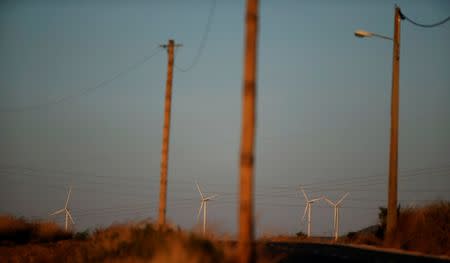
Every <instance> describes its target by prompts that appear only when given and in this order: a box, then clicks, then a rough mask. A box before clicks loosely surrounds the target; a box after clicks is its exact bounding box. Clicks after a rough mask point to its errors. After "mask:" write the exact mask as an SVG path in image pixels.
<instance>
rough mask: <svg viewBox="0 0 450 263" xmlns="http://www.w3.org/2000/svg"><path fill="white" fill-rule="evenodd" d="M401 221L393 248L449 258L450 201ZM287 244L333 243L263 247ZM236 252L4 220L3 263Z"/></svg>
mask: <svg viewBox="0 0 450 263" xmlns="http://www.w3.org/2000/svg"><path fill="white" fill-rule="evenodd" d="M399 220H400V224H399V228H398V230H397V233H396V235H395V242H394V245H393V246H392V247H391V248H396V249H402V250H408V251H416V252H421V253H423V254H428V255H444V256H445V255H446V256H450V202H444V201H440V202H435V203H432V204H429V205H426V206H422V207H409V208H403V209H400V214H399ZM381 221H382V220H381ZM380 227H381V225H380ZM286 241H289V242H317V243H321V242H322V243H334V241H331V240H324V239H317V238H315V239H314V238H312V239H307V238H305V237H303V236H266V237H264V238H261V239H260V240H259V244H264V243H269V242H286ZM336 243H337V244H356V245H372V246H379V247H384V246H383V240H382V233H381V236H380V233H362V232H361V233H360V232H356V233H353V234H352V235H348V236H343V237H341V238H340V239H339V240H338V241H337V242H336ZM384 248H386V247H384ZM235 250H236V246H235V243H234V242H228V241H224V240H223V239H220V238H214V237H209V238H205V237H202V236H201V235H198V234H196V233H193V232H188V231H183V230H180V229H177V228H175V227H167V228H165V229H158V228H157V227H156V226H155V225H154V224H151V223H148V222H147V223H139V224H121V225H112V226H110V227H108V228H104V229H97V230H95V231H93V232H92V233H89V232H87V231H85V232H78V233H72V232H66V231H64V230H63V229H62V228H61V227H59V226H58V225H56V224H55V223H51V222H42V221H36V222H29V221H26V220H25V219H21V218H15V217H12V216H8V215H3V216H0V262H74V263H78V262H168V263H170V262H192V263H195V262H235V261H236V251H235ZM257 251H258V252H257V253H258V262H276V261H277V259H279V257H276V256H273V255H272V256H268V255H269V254H270V253H266V251H264V249H262V246H259V249H257Z"/></svg>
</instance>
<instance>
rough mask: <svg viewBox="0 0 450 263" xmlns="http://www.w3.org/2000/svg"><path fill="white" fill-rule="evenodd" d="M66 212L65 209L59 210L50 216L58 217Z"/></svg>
mask: <svg viewBox="0 0 450 263" xmlns="http://www.w3.org/2000/svg"><path fill="white" fill-rule="evenodd" d="M64 211H65V209H64V208H63V209H60V210H58V211H56V212H53V213H51V214H50V215H51V216H54V215H57V214H61V213H62V212H64Z"/></svg>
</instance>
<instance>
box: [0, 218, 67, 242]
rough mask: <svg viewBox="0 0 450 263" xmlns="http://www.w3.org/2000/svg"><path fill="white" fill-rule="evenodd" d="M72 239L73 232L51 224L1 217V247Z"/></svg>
mask: <svg viewBox="0 0 450 263" xmlns="http://www.w3.org/2000/svg"><path fill="white" fill-rule="evenodd" d="M70 238H72V233H71V232H66V231H64V230H62V229H61V228H60V227H59V226H58V225H56V224H55V223H51V222H27V221H26V220H25V219H22V218H15V217H12V216H8V215H1V216H0V245H17V244H26V243H46V242H56V241H59V240H65V239H70Z"/></svg>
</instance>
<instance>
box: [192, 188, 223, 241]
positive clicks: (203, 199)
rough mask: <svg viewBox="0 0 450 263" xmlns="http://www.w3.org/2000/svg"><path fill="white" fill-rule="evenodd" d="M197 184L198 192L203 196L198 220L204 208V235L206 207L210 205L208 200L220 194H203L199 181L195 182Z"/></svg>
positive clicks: (204, 230) (204, 229)
mask: <svg viewBox="0 0 450 263" xmlns="http://www.w3.org/2000/svg"><path fill="white" fill-rule="evenodd" d="M195 184H196V185H197V189H198V192H199V193H200V196H201V203H200V208H199V209H198V214H197V221H198V219H199V218H200V213H201V212H202V208H203V235H204V234H205V232H206V207H207V205H208V201H211V200H213V199H214V198H215V197H217V196H218V195H216V194H215V195H211V196H206V197H205V195H203V193H202V190H200V186H199V185H198V183H195Z"/></svg>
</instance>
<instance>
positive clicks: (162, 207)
mask: <svg viewBox="0 0 450 263" xmlns="http://www.w3.org/2000/svg"><path fill="white" fill-rule="evenodd" d="M160 46H161V47H162V48H166V49H167V53H168V55H169V56H168V65H167V80H166V99H165V104H164V126H163V136H162V150H161V178H160V186H159V214H158V225H159V226H164V225H165V224H166V199H167V166H168V159H169V138H170V110H171V104H172V77H173V60H174V56H173V51H174V49H175V47H176V46H179V45H175V43H174V41H173V40H172V39H170V40H169V43H168V44H167V45H160Z"/></svg>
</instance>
